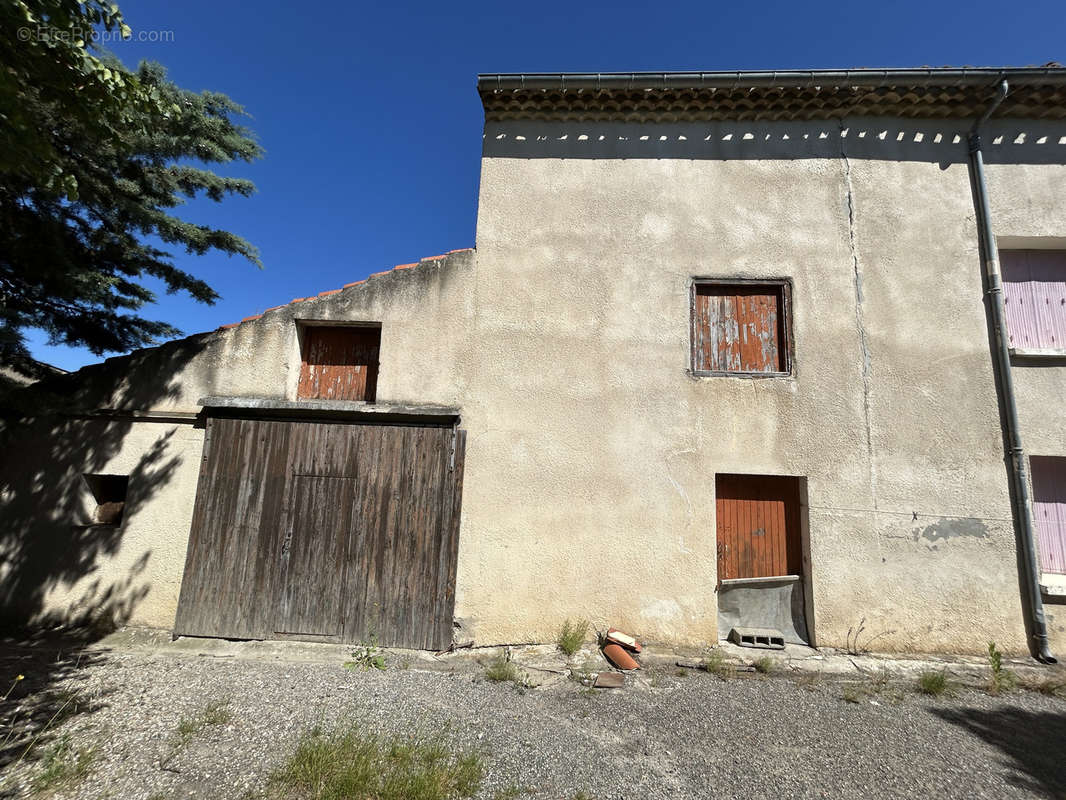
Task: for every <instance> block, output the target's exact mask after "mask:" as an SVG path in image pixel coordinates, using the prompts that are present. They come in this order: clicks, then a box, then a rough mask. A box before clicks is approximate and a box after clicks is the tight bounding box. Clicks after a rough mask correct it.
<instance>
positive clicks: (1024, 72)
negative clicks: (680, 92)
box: [477, 67, 1066, 105]
mask: <svg viewBox="0 0 1066 800" xmlns="http://www.w3.org/2000/svg"><path fill="white" fill-rule="evenodd" d="M1005 78H1009V79H1010V81H1011V83H1012V84H1013V85H1015V86H1049V85H1053V86H1066V69H1064V68H1062V67H1008V68H995V67H973V68H958V69H955V68H936V67H930V68H926V69H844V70H828V69H812V70H774V71H767V70H762V71H743V70H737V71H732V72H529V73H519V72H510V73H507V72H503V73H484V74H481V75H478V77H477V88H478V91H479V92H492V91H513V90H518V89H555V90H560V89H575V90H580V89H742V88H743V89H748V88H756V87H759V88H782V89H797V88H809V87H815V86H817V87H823V88H832V87H850V86H863V87H885V86H974V87H986V88H987V87H992V86H995V85H996V84H997V83H999V82H1000V81H1002V80H1004V79H1005ZM997 105H998V103H997Z"/></svg>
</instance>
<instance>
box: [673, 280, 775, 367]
mask: <svg viewBox="0 0 1066 800" xmlns="http://www.w3.org/2000/svg"><path fill="white" fill-rule="evenodd" d="M788 288H789V287H788V283H787V282H785V281H768V282H743V283H727V282H724V281H702V280H697V281H694V282H693V285H692V369H693V372H695V373H696V374H697V375H701V374H702V375H784V374H788V373H790V372H791V363H790V358H789V342H788V337H789V325H788V322H789V321H788V313H789V300H790V298H789V292H788Z"/></svg>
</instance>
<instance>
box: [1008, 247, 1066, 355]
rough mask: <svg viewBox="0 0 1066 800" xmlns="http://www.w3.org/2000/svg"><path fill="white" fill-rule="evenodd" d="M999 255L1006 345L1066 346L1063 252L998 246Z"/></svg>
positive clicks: (1065, 261)
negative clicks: (1000, 248) (1005, 313)
mask: <svg viewBox="0 0 1066 800" xmlns="http://www.w3.org/2000/svg"><path fill="white" fill-rule="evenodd" d="M999 258H1000V264H1001V269H1002V271H1003V305H1004V308H1005V309H1006V312H1007V333H1008V335H1009V336H1010V346H1011V347H1013V348H1016V349H1025V350H1066V252H1064V251H1062V250H1002V251H1000V254H999Z"/></svg>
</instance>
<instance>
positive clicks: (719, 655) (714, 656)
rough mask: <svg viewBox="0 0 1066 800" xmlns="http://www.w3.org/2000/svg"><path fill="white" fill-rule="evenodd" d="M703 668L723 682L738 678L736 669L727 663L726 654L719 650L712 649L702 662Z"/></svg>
mask: <svg viewBox="0 0 1066 800" xmlns="http://www.w3.org/2000/svg"><path fill="white" fill-rule="evenodd" d="M702 667H703V669H704V670H706V671H707V672H709V673H711V674H712V675H717V676H718V677H719V678H721V679H722V680H723V681H726V680H729V679H730V678H734V677H736V674H737V670H736V667H735V666H734V665H732V664H730V663H729V662H728V661H726V657H725V653H723V652H722V651H721V650H718V649H712V650H711V651H710V652H709V653H708V654H707V657H706V658H705V659H703V661H702Z"/></svg>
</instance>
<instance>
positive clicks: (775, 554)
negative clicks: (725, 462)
mask: <svg viewBox="0 0 1066 800" xmlns="http://www.w3.org/2000/svg"><path fill="white" fill-rule="evenodd" d="M715 493H716V508H715V511H716V515H717V528H718V580H719V581H724V580H734V579H738V578H771V577H780V576H784V575H801V574H802V569H803V556H802V547H801V538H800V503H799V481H798V480H797V479H796V478H790V477H783V476H777V475H718V476H716V478H715Z"/></svg>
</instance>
